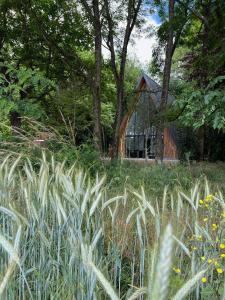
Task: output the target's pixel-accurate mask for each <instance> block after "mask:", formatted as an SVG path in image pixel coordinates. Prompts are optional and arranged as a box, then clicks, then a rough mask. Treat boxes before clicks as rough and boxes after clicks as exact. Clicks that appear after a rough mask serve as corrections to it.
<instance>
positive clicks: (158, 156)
mask: <svg viewBox="0 0 225 300" xmlns="http://www.w3.org/2000/svg"><path fill="white" fill-rule="evenodd" d="M174 2H175V1H174V0H170V1H169V30H168V39H167V45H166V58H165V65H164V70H163V85H162V94H161V100H160V106H159V112H158V122H157V123H158V124H157V126H156V127H157V128H156V153H155V160H156V161H157V162H159V161H161V162H162V160H163V152H164V142H163V140H162V134H163V129H164V127H165V119H164V118H165V117H164V114H163V112H165V109H166V104H167V99H168V94H169V83H170V73H171V64H172V55H173V52H174V50H173V33H174V30H173V19H174Z"/></svg>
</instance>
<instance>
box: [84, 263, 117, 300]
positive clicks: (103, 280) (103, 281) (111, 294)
mask: <svg viewBox="0 0 225 300" xmlns="http://www.w3.org/2000/svg"><path fill="white" fill-rule="evenodd" d="M88 266H89V267H90V268H91V270H92V271H93V272H94V274H95V275H96V277H97V278H98V280H99V282H100V283H101V285H102V287H103V288H104V289H105V292H106V293H107V294H108V295H109V297H110V299H112V300H119V297H118V296H117V294H116V292H115V291H114V289H113V287H112V286H111V284H110V282H109V281H108V280H107V279H106V278H105V276H104V275H103V274H102V272H101V271H100V270H99V269H98V268H96V266H95V265H94V263H93V262H92V261H89V262H88Z"/></svg>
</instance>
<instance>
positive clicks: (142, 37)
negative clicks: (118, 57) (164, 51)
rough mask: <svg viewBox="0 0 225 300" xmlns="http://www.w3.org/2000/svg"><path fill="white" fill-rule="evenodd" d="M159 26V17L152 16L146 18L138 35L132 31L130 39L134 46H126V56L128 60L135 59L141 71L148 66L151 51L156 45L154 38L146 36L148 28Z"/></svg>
mask: <svg viewBox="0 0 225 300" xmlns="http://www.w3.org/2000/svg"><path fill="white" fill-rule="evenodd" d="M158 25H159V17H158V16H157V15H152V16H150V17H148V18H146V24H145V26H144V28H143V29H142V31H141V32H140V33H138V32H137V30H135V29H134V33H133V34H132V37H133V39H134V44H133V43H132V44H129V46H128V56H129V57H130V58H137V59H138V60H139V61H140V63H141V65H142V67H143V69H146V68H147V67H148V64H149V62H150V60H151V58H152V50H153V47H154V45H155V44H156V36H155V35H153V36H151V37H149V36H148V34H149V31H150V28H151V27H152V26H153V27H157V26H158Z"/></svg>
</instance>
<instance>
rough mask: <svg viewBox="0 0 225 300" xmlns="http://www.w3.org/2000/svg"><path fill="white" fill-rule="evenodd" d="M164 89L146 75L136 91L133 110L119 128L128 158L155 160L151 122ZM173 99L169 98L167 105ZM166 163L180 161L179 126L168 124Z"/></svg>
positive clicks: (123, 150)
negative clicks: (177, 134) (177, 133)
mask: <svg viewBox="0 0 225 300" xmlns="http://www.w3.org/2000/svg"><path fill="white" fill-rule="evenodd" d="M161 92H162V88H161V87H160V85H158V84H157V83H156V82H155V81H154V80H152V79H151V78H150V77H149V76H147V75H146V74H143V75H142V76H141V78H140V80H139V82H138V85H137V87H136V89H135V97H134V98H133V101H132V104H131V107H130V109H129V111H128V112H127V114H126V115H125V116H124V118H123V121H122V124H121V127H120V144H119V149H120V155H121V157H125V158H136V159H138V158H140V159H154V158H155V138H156V128H155V126H154V123H153V121H152V119H153V116H154V111H155V109H157V107H158V106H159V104H160V98H161ZM173 100H174V98H173V97H172V96H171V95H169V97H168V104H171V102H172V101H173ZM162 138H163V142H164V155H163V156H164V157H163V159H165V160H177V159H178V146H177V137H176V127H175V125H174V124H167V126H166V127H165V128H164V132H163V137H162Z"/></svg>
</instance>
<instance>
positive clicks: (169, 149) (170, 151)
mask: <svg viewBox="0 0 225 300" xmlns="http://www.w3.org/2000/svg"><path fill="white" fill-rule="evenodd" d="M163 134H164V158H168V159H178V153H177V146H176V144H175V141H174V140H173V138H172V137H171V134H170V131H169V128H165V129H164V133H163Z"/></svg>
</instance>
